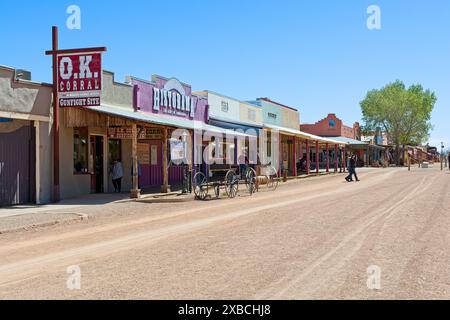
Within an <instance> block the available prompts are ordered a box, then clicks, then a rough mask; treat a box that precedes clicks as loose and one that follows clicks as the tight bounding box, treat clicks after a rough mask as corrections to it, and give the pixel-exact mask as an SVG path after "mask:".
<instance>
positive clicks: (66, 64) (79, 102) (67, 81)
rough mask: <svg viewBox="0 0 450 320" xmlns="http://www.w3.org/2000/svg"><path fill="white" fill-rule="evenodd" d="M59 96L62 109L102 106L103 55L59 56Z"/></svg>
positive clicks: (97, 53) (98, 53)
mask: <svg viewBox="0 0 450 320" xmlns="http://www.w3.org/2000/svg"><path fill="white" fill-rule="evenodd" d="M57 61H58V77H57V79H58V83H57V85H58V96H59V105H60V107H93V106H99V105H100V94H101V90H102V54H101V53H100V52H94V53H88V54H83V53H80V54H78V53H77V54H59V55H58V56H57Z"/></svg>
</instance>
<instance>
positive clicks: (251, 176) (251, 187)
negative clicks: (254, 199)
mask: <svg viewBox="0 0 450 320" xmlns="http://www.w3.org/2000/svg"><path fill="white" fill-rule="evenodd" d="M245 186H246V187H247V190H248V192H249V193H250V195H252V194H253V193H254V192H256V191H258V190H257V184H256V171H255V169H253V168H248V169H247V174H246V175H245Z"/></svg>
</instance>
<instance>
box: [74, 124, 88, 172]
mask: <svg viewBox="0 0 450 320" xmlns="http://www.w3.org/2000/svg"><path fill="white" fill-rule="evenodd" d="M87 157H88V129H87V128H74V129H73V166H74V168H73V172H74V173H75V174H83V173H87V172H88V163H87Z"/></svg>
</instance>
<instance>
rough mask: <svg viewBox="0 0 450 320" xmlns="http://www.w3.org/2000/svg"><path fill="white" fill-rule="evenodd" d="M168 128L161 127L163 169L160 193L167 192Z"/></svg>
mask: <svg viewBox="0 0 450 320" xmlns="http://www.w3.org/2000/svg"><path fill="white" fill-rule="evenodd" d="M167 144H168V130H167V128H164V129H163V142H162V145H163V150H162V151H163V155H162V170H163V185H162V186H161V193H169V192H170V186H169V161H168V149H169V148H168V145H167Z"/></svg>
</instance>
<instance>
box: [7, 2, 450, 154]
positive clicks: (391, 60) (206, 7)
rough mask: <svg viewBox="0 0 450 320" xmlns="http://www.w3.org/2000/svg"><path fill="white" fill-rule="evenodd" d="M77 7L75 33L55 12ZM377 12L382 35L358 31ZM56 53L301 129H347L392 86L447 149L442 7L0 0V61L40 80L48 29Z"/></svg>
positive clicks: (447, 13) (448, 100) (46, 74)
mask: <svg viewBox="0 0 450 320" xmlns="http://www.w3.org/2000/svg"><path fill="white" fill-rule="evenodd" d="M72 4H75V5H78V6H79V7H80V8H81V14H82V16H81V19H82V21H81V30H68V29H67V28H66V19H67V17H68V16H69V15H68V14H67V13H66V9H67V7H68V6H69V5H72ZM371 4H375V5H378V6H379V7H380V8H381V13H382V17H381V19H382V29H381V30H368V29H367V27H366V20H367V17H368V15H367V13H366V10H367V7H368V6H369V5H371ZM52 25H57V26H59V27H60V47H61V48H76V47H89V46H107V47H108V52H107V53H106V54H105V55H104V68H105V69H108V70H111V71H114V72H115V73H116V77H117V80H120V81H123V79H124V77H125V75H134V76H137V77H141V78H146V79H149V78H150V75H151V74H160V75H163V76H167V77H171V76H175V77H177V78H179V79H180V80H182V81H184V82H187V83H190V84H192V86H193V89H194V90H203V89H208V90H213V91H216V92H220V93H222V94H226V95H228V96H232V97H235V98H238V99H242V100H250V99H254V98H256V97H270V98H271V99H274V100H277V101H280V102H282V103H284V104H287V105H290V106H292V107H296V108H298V109H299V110H300V112H301V121H302V122H314V121H317V120H319V119H321V118H323V117H325V116H326V115H327V113H330V112H334V113H336V114H337V115H338V116H339V117H341V118H342V119H343V120H344V121H345V122H346V123H348V124H349V125H351V124H352V123H353V122H354V121H359V120H360V118H361V112H360V107H359V102H360V101H361V100H362V99H363V98H364V96H365V94H366V92H367V91H368V90H369V89H372V88H380V87H382V86H383V85H385V84H387V83H388V82H391V81H394V80H396V79H400V80H403V81H404V82H405V83H406V84H407V85H409V84H412V83H421V84H422V85H423V86H424V87H425V88H430V89H432V90H433V91H435V92H436V94H437V96H438V99H439V100H438V103H437V104H436V107H435V111H434V113H433V124H434V125H435V129H434V131H433V132H432V136H431V139H430V141H431V142H432V143H433V144H437V143H439V142H440V141H444V142H446V145H449V146H450V128H449V126H448V123H447V121H448V120H449V119H450V117H449V116H450V109H449V105H450V90H449V89H450V80H449V79H450V39H449V38H450V36H449V34H450V33H449V30H450V1H448V0H432V1H425V0H415V1H407V0H395V1H392V0H388V1H381V0H372V1H365V0H341V1H330V0H315V1H312V0H310V1H306V0H292V1H287V0H286V1H285V0H209V1H207V0H172V1H154V0H147V1H144V0H141V1H138V0H127V1H121V0H120V1H119V0H114V1H106V0H99V1H84V0H71V1H62V0H58V1H54V0H40V1H21V2H19V1H1V4H0V38H1V39H2V48H1V50H0V64H3V65H8V66H12V67H17V68H25V69H29V70H31V71H32V73H33V79H34V80H38V81H45V82H50V81H51V59H50V58H49V57H47V56H45V55H44V51H45V50H47V49H50V47H51V26H52Z"/></svg>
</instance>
